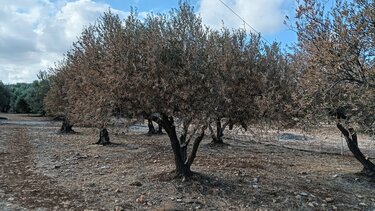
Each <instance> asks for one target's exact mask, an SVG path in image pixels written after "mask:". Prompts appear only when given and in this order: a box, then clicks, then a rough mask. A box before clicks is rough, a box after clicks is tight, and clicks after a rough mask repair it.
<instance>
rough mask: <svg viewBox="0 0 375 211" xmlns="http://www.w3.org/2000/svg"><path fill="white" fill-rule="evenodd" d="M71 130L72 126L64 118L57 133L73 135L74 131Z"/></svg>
mask: <svg viewBox="0 0 375 211" xmlns="http://www.w3.org/2000/svg"><path fill="white" fill-rule="evenodd" d="M72 128H73V125H72V124H70V122H69V120H68V119H67V118H64V120H63V122H62V125H61V128H60V130H59V132H60V133H74V132H75V131H74V130H73V129H72Z"/></svg>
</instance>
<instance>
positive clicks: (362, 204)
mask: <svg viewBox="0 0 375 211" xmlns="http://www.w3.org/2000/svg"><path fill="white" fill-rule="evenodd" d="M358 205H359V206H362V207H366V206H367V205H366V204H365V203H363V202H361V203H359V204H358Z"/></svg>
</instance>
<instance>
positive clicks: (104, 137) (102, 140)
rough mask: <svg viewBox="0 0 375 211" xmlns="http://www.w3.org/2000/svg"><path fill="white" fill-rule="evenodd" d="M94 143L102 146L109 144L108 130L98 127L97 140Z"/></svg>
mask: <svg viewBox="0 0 375 211" xmlns="http://www.w3.org/2000/svg"><path fill="white" fill-rule="evenodd" d="M95 144H100V145H103V146H105V145H108V144H111V142H110V141H109V135H108V130H107V129H106V128H101V129H100V133H99V140H98V142H96V143H95Z"/></svg>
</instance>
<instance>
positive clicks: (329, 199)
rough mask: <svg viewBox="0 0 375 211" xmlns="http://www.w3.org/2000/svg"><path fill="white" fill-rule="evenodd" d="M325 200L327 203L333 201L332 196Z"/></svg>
mask: <svg viewBox="0 0 375 211" xmlns="http://www.w3.org/2000/svg"><path fill="white" fill-rule="evenodd" d="M325 201H326V202H327V203H332V202H333V198H326V199H325Z"/></svg>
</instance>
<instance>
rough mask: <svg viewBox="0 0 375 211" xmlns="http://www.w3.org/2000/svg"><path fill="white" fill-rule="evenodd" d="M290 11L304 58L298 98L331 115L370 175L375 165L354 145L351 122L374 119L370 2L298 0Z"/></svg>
mask: <svg viewBox="0 0 375 211" xmlns="http://www.w3.org/2000/svg"><path fill="white" fill-rule="evenodd" d="M296 16H297V21H296V24H295V25H294V26H295V29H296V30H297V33H298V47H299V53H300V55H303V59H304V63H305V70H304V73H303V74H302V75H303V77H302V78H301V79H302V80H301V84H302V85H303V86H302V87H303V88H304V89H306V90H308V91H307V92H306V95H307V96H308V97H306V98H305V99H306V100H305V101H302V102H304V103H305V106H306V107H307V108H309V109H310V110H314V113H325V114H331V115H334V116H336V117H337V119H338V122H337V127H338V129H339V130H340V131H341V133H342V134H343V135H344V137H345V138H346V140H347V144H348V147H349V149H350V150H351V152H352V153H353V154H354V156H355V157H356V158H357V159H358V161H359V162H361V164H362V165H363V166H364V169H363V172H364V173H366V174H367V175H370V176H374V175H375V165H374V164H373V163H372V162H371V161H370V160H369V159H367V158H366V157H365V156H364V155H363V154H362V152H361V151H360V149H359V148H358V145H357V135H356V132H355V130H354V129H353V125H354V126H356V125H357V126H358V129H360V130H362V131H364V132H372V131H373V128H374V123H375V118H374V117H375V116H374V109H373V108H374V103H375V101H373V100H372V99H374V97H375V96H374V93H375V92H374V90H375V66H374V64H375V63H374V58H375V55H374V53H375V48H374V47H375V42H374V41H375V40H374V39H375V24H374V23H375V3H374V1H371V0H354V1H350V2H342V1H335V6H333V8H325V5H324V4H323V3H321V2H318V1H313V0H304V1H302V2H299V7H298V9H297V12H296ZM322 111H324V112H322ZM341 120H345V121H344V122H343V121H341Z"/></svg>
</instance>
